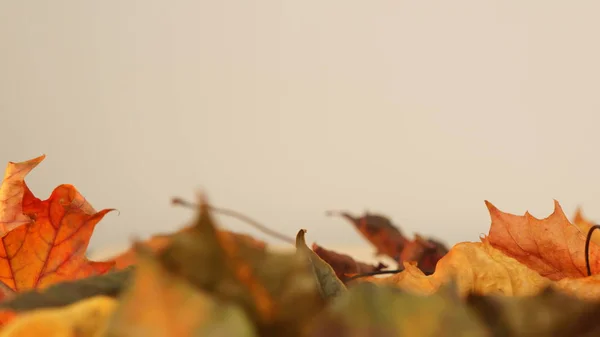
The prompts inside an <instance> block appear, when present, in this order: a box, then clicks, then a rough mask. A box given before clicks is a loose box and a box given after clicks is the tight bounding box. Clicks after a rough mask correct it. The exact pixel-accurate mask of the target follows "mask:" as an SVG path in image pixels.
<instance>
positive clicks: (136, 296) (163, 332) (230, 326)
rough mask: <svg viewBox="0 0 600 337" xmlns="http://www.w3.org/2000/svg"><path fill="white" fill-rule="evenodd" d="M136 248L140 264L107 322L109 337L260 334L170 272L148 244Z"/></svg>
mask: <svg viewBox="0 0 600 337" xmlns="http://www.w3.org/2000/svg"><path fill="white" fill-rule="evenodd" d="M134 249H135V250H136V253H137V259H138V261H139V262H138V265H137V266H136V271H135V273H134V277H133V279H132V281H131V283H130V284H129V286H128V289H127V290H126V291H125V293H124V294H123V296H122V297H121V299H120V303H119V306H118V308H117V310H116V311H115V313H114V316H113V317H112V318H111V319H110V321H109V323H108V326H107V329H106V336H129V337H136V336H139V337H152V336H156V337H162V336H179V337H185V336H206V337H210V336H215V337H217V336H240V337H243V336H248V337H251V336H255V335H256V334H255V331H254V326H253V324H252V322H251V321H250V320H249V319H248V318H247V317H246V314H245V312H244V311H243V310H242V309H241V308H240V307H238V306H237V305H235V304H233V303H230V302H224V301H221V300H219V299H216V298H214V297H212V296H211V295H210V294H208V293H206V292H204V291H202V290H200V289H198V288H196V287H194V286H193V285H191V284H190V283H189V282H187V281H186V280H185V279H183V278H182V277H179V276H177V275H174V274H172V273H171V272H170V271H168V270H166V269H165V268H163V266H162V265H161V264H160V262H159V261H158V260H157V259H156V258H155V257H154V256H153V253H152V251H151V250H150V249H149V248H147V247H145V246H144V245H135V246H134ZM140 308H144V309H143V310H140Z"/></svg>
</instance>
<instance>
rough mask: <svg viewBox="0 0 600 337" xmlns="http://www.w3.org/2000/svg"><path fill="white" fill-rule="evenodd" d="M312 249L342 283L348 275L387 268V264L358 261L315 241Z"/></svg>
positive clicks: (346, 279)
mask: <svg viewBox="0 0 600 337" xmlns="http://www.w3.org/2000/svg"><path fill="white" fill-rule="evenodd" d="M312 250H313V252H315V253H316V254H317V255H318V256H319V257H320V258H321V259H323V261H325V262H327V264H329V265H330V266H331V268H333V270H334V271H335V275H336V276H337V277H338V278H339V279H340V281H342V282H344V283H346V281H348V278H349V275H354V274H364V273H372V272H376V271H380V270H383V269H385V268H387V265H385V264H383V263H381V262H380V263H379V264H378V265H376V266H374V265H371V264H367V263H364V262H358V261H356V260H354V259H353V258H352V257H351V256H350V255H347V254H341V253H337V252H334V251H333V250H329V249H325V248H323V247H321V246H319V245H317V244H316V243H313V244H312Z"/></svg>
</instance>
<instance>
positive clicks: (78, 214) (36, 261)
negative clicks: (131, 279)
mask: <svg viewBox="0 0 600 337" xmlns="http://www.w3.org/2000/svg"><path fill="white" fill-rule="evenodd" d="M43 159H44V156H41V157H38V158H35V159H32V160H29V161H26V162H22V163H16V164H15V163H11V164H9V166H8V169H7V174H6V177H8V178H6V180H5V181H4V182H3V185H2V191H3V192H4V193H8V194H2V195H1V196H2V197H3V198H2V199H3V203H2V208H0V219H3V220H6V219H8V220H6V221H4V223H3V228H2V229H4V230H6V229H7V228H10V230H9V231H8V232H4V236H3V237H2V238H1V243H0V280H1V281H2V282H3V283H5V284H6V286H8V287H9V288H11V289H12V290H14V291H17V292H19V291H24V290H29V289H33V288H45V287H47V286H49V285H52V284H54V283H57V282H62V281H67V280H74V279H79V278H83V277H87V276H90V275H97V274H104V273H106V272H108V271H109V270H110V269H111V268H112V267H113V265H114V262H94V261H89V260H88V259H87V258H86V257H85V250H86V249H87V246H88V243H89V240H90V237H91V235H92V232H93V230H94V227H95V226H96V224H97V223H98V222H99V221H100V220H101V219H102V218H103V217H104V215H106V213H108V212H110V211H112V209H104V210H102V211H99V212H96V211H95V210H94V208H93V207H92V206H91V205H90V204H89V203H88V202H87V201H86V200H85V198H84V197H83V196H82V195H81V194H79V192H77V190H76V189H75V187H74V186H72V185H66V184H65V185H60V186H58V187H57V188H55V189H54V191H52V194H51V195H50V198H48V199H47V200H44V201H42V200H40V199H38V198H36V197H35V196H34V195H33V194H32V193H31V191H30V190H29V188H28V187H27V184H25V181H24V180H23V179H24V177H25V175H26V174H27V173H28V172H30V171H31V170H32V169H33V168H34V167H35V166H36V165H37V164H39V163H40V162H41V161H42V160H43ZM10 172H12V174H9V173H10ZM5 186H8V187H5ZM7 191H8V192H7ZM7 196H8V198H7ZM20 196H22V198H21V199H20V201H19V202H15V199H18V198H19V197H20ZM11 219H13V220H11ZM14 219H16V220H14Z"/></svg>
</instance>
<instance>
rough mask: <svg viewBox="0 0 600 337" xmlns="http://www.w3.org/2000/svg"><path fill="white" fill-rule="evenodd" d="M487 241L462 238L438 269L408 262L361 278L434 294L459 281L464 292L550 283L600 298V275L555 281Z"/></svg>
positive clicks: (526, 290) (521, 291) (524, 291)
mask: <svg viewBox="0 0 600 337" xmlns="http://www.w3.org/2000/svg"><path fill="white" fill-rule="evenodd" d="M482 241H483V242H461V243H458V244H456V245H454V247H452V248H451V249H450V252H448V254H447V255H446V256H444V257H443V258H442V259H440V261H439V262H438V265H437V267H436V270H435V273H433V274H431V275H425V274H424V273H423V272H422V271H421V270H420V269H418V268H417V267H416V266H415V265H414V263H409V262H406V263H404V268H405V269H404V271H402V272H400V273H398V274H394V275H391V276H388V277H380V278H375V277H365V278H363V279H357V281H358V282H373V283H376V284H384V285H394V286H397V287H399V288H401V289H404V290H406V291H409V292H412V293H416V294H425V295H427V294H433V293H435V291H437V290H438V289H439V288H440V286H442V285H444V284H446V283H448V282H452V281H455V282H456V286H457V288H458V291H459V294H460V295H461V296H463V297H464V296H467V295H468V294H470V293H474V294H484V295H489V294H492V295H494V294H497V295H504V296H529V295H535V294H537V293H539V292H540V291H542V290H543V289H544V288H546V287H548V286H552V287H555V288H556V289H560V290H561V291H562V292H564V293H567V294H571V295H573V296H576V297H578V298H581V299H590V300H600V275H593V276H590V277H583V278H564V279H562V280H560V281H553V280H551V279H549V278H546V277H544V276H542V275H540V274H539V273H537V272H536V271H534V270H532V269H530V268H529V267H527V266H526V265H524V264H523V263H521V262H519V261H518V260H517V259H515V258H512V257H510V256H508V255H506V254H504V253H503V252H502V251H500V250H499V249H496V248H494V247H493V246H492V245H491V244H490V243H489V241H488V240H487V239H486V238H484V239H482Z"/></svg>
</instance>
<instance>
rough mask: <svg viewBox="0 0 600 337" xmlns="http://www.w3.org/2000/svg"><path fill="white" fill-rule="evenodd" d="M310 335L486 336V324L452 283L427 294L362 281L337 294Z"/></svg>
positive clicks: (328, 336)
mask: <svg viewBox="0 0 600 337" xmlns="http://www.w3.org/2000/svg"><path fill="white" fill-rule="evenodd" d="M311 336H312V337H371V336H378V337H388V336H389V337H394V336H411V337H444V336H455V337H467V336H469V337H471V336H472V337H485V336H490V333H489V332H488V330H487V328H486V327H485V326H484V325H483V324H482V323H481V322H479V321H478V320H477V319H476V316H474V314H473V313H472V312H471V311H470V310H469V309H468V308H467V306H466V305H465V304H464V303H463V302H462V301H461V300H460V298H459V297H458V296H457V294H456V292H455V290H454V289H453V288H452V287H451V286H447V287H443V288H441V289H440V291H438V292H436V293H435V294H433V295H430V296H418V295H414V294H410V293H407V292H403V291H402V290H400V289H398V288H396V287H393V286H378V285H375V284H371V283H360V284H357V285H355V286H353V287H351V288H349V290H348V293H347V294H345V295H344V296H342V297H339V298H337V299H336V300H335V301H334V302H333V303H332V304H331V305H330V307H329V308H327V310H326V311H325V313H324V314H323V316H322V317H320V318H319V319H318V320H317V322H316V323H315V326H314V330H313V331H312V334H311Z"/></svg>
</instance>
